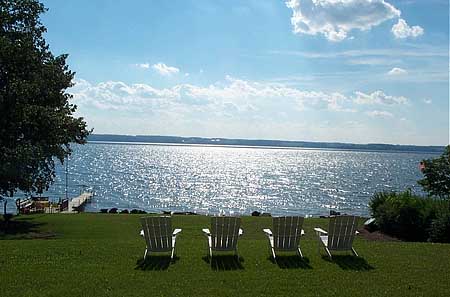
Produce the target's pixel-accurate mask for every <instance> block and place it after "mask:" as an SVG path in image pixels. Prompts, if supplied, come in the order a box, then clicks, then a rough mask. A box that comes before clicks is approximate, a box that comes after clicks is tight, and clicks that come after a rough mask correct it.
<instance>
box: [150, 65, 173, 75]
mask: <svg viewBox="0 0 450 297" xmlns="http://www.w3.org/2000/svg"><path fill="white" fill-rule="evenodd" d="M152 68H153V69H154V70H155V71H156V72H158V73H159V74H161V75H163V76H171V75H172V74H177V73H179V72H180V69H178V68H176V67H172V66H167V65H166V64H164V63H157V64H154V65H152Z"/></svg>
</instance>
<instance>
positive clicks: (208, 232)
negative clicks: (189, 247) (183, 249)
mask: <svg viewBox="0 0 450 297" xmlns="http://www.w3.org/2000/svg"><path fill="white" fill-rule="evenodd" d="M202 231H203V233H205V235H206V236H210V235H211V232H210V231H209V229H208V228H205V229H202Z"/></svg>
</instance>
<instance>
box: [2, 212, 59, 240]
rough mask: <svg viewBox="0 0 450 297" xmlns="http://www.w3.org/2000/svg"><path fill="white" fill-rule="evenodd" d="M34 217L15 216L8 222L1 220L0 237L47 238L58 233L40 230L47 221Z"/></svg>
mask: <svg viewBox="0 0 450 297" xmlns="http://www.w3.org/2000/svg"><path fill="white" fill-rule="evenodd" d="M35 218H36V217H34V218H24V217H21V219H20V220H17V219H15V218H13V219H11V220H10V221H8V222H5V221H4V220H1V221H0V239H1V238H2V237H5V238H7V239H36V238H40V239H46V238H53V237H55V236H56V234H54V233H52V232H42V231H40V230H41V228H42V226H44V225H46V223H42V222H36V221H34V219H35Z"/></svg>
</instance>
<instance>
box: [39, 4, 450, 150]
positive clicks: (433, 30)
mask: <svg viewBox="0 0 450 297" xmlns="http://www.w3.org/2000/svg"><path fill="white" fill-rule="evenodd" d="M43 3H44V5H45V6H46V7H47V8H48V11H47V12H46V13H45V14H44V15H43V16H42V22H43V24H44V25H45V26H46V27H47V29H48V31H47V33H46V35H45V37H46V40H47V42H48V43H49V44H50V49H51V51H52V52H53V53H54V54H55V55H60V54H65V53H67V54H69V58H68V64H69V67H70V69H71V70H73V71H74V72H76V75H75V80H74V83H75V85H74V87H72V88H70V89H69V90H68V92H69V93H71V94H73V99H72V103H74V104H76V105H77V106H78V110H77V112H76V115H77V116H82V117H84V118H85V119H86V121H87V123H88V125H89V127H90V128H94V133H107V134H128V135H177V136H199V137H226V138H249V139H280V140H302V141H330V142H352V143H393V144H417V145H446V144H448V143H449V2H448V1H447V0H427V1H425V0H396V1H394V0H289V1H282V0H223V1H222V0H217V1H213V0H173V1H165V0H161V1H158V0H154V1H148V0H134V1H128V0H127V1H124V0H115V1H110V0H95V1H92V0H65V1H60V0H44V1H43Z"/></svg>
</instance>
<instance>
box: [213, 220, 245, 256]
mask: <svg viewBox="0 0 450 297" xmlns="http://www.w3.org/2000/svg"><path fill="white" fill-rule="evenodd" d="M240 227H241V218H237V217H211V248H212V249H213V250H230V251H231V250H234V249H236V245H237V241H238V237H239V228H240Z"/></svg>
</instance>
